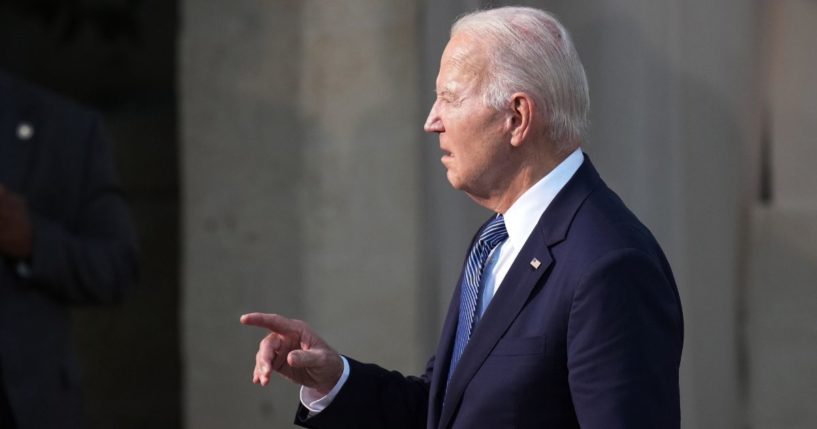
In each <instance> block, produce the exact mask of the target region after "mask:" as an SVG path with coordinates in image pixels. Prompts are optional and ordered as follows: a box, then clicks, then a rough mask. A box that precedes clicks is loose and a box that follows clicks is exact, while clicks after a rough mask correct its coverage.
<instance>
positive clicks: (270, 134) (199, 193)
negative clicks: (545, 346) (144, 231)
mask: <svg viewBox="0 0 817 429" xmlns="http://www.w3.org/2000/svg"><path fill="white" fill-rule="evenodd" d="M182 10H183V11H184V13H183V16H184V24H183V26H184V29H185V30H184V32H183V34H182V40H181V46H182V56H181V72H180V73H181V74H180V76H181V81H182V112H183V114H182V138H183V142H184V152H185V154H186V155H185V158H184V162H183V166H184V168H183V171H184V174H183V178H184V182H185V188H184V198H183V201H184V207H185V214H184V237H185V244H184V273H185V275H184V285H185V292H184V332H185V343H184V362H185V380H186V389H185V392H186V399H187V401H186V406H185V416H186V422H187V426H188V427H195V428H208V427H212V428H221V427H283V426H286V425H287V424H288V423H289V422H291V421H292V418H293V412H294V405H295V403H296V401H297V391H296V388H295V386H292V385H289V384H287V383H286V382H283V381H280V380H278V381H277V382H276V383H273V384H272V386H271V387H269V388H266V389H263V390H262V389H260V388H258V387H256V386H254V385H252V384H251V383H250V380H251V374H252V367H253V363H254V354H255V351H256V350H257V343H258V341H259V340H260V339H261V337H262V335H264V334H263V332H261V331H259V330H254V329H250V328H246V327H242V326H240V325H239V324H238V316H239V315H240V314H242V313H244V312H250V311H266V312H280V313H282V314H285V315H288V316H291V317H297V318H301V319H304V320H307V321H309V322H310V323H311V324H312V325H313V326H314V327H315V328H316V329H317V330H318V331H319V332H320V333H321V334H322V335H323V336H324V337H325V338H326V339H327V340H328V341H329V342H330V343H332V344H333V345H334V346H336V347H337V348H338V349H339V350H342V351H343V352H344V353H347V354H349V355H352V356H361V357H363V358H365V359H372V360H376V361H379V362H383V363H384V364H385V365H387V366H389V367H393V368H398V369H403V370H407V371H411V372H416V371H419V370H420V369H421V368H422V366H423V365H424V359H425V358H426V357H427V353H426V351H425V350H420V349H417V348H416V347H413V345H415V344H417V343H418V342H420V341H422V339H421V332H420V331H419V328H420V327H421V326H422V324H423V321H422V312H421V305H420V301H419V298H420V296H421V294H420V292H419V288H420V286H421V282H420V281H419V279H420V278H421V276H420V273H421V270H420V266H419V252H418V244H417V242H418V239H419V238H418V237H420V232H421V231H420V227H419V213H420V209H419V203H418V197H419V191H418V187H419V176H418V171H419V170H420V169H419V168H418V164H419V161H420V157H419V155H418V152H417V141H418V135H419V133H420V132H421V128H420V124H421V118H420V115H419V108H418V104H417V101H416V94H418V93H419V92H420V88H419V78H418V74H417V71H416V67H415V65H416V64H417V56H418V52H419V51H418V48H417V40H418V38H419V34H416V33H417V31H418V28H419V25H418V22H417V17H418V10H417V9H416V7H415V6H414V5H413V3H411V2H401V3H399V4H397V3H387V4H384V3H383V2H380V1H376V0H370V1H355V2H343V3H341V2H337V3H335V2H333V3H327V2H321V1H302V2H255V1H239V2H233V3H231V4H230V7H229V8H225V7H224V3H223V2H220V1H204V0H200V1H192V0H191V1H187V2H184V3H183V6H182ZM214 28H218V29H219V31H213V29H214ZM364 255H365V256H364Z"/></svg>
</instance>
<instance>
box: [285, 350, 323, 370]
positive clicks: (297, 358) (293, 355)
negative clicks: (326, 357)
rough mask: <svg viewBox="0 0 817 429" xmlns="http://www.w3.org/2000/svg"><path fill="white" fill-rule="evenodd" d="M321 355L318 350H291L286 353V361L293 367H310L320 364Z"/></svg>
mask: <svg viewBox="0 0 817 429" xmlns="http://www.w3.org/2000/svg"><path fill="white" fill-rule="evenodd" d="M321 355H322V352H321V351H319V350H293V351H291V352H289V354H288V355H287V363H288V364H289V366H291V367H293V368H312V367H315V366H318V365H320V362H321V361H322V356H321Z"/></svg>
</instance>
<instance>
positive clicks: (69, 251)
mask: <svg viewBox="0 0 817 429" xmlns="http://www.w3.org/2000/svg"><path fill="white" fill-rule="evenodd" d="M135 279H136V234H135V232H134V229H133V225H132V223H131V220H130V216H129V214H128V211H127V208H126V207H125V203H124V201H123V200H122V197H121V196H120V194H119V191H118V187H117V182H116V174H115V171H114V164H113V158H112V155H111V151H110V148H109V147H108V144H107V142H106V141H105V139H104V138H103V136H102V130H101V124H100V121H99V118H98V117H97V116H96V115H95V114H93V113H91V112H88V111H85V110H83V109H80V108H78V107H76V106H74V105H73V104H71V103H69V102H68V101H65V100H63V99H61V98H58V97H56V96H54V95H51V94H48V93H46V92H44V91H42V90H40V89H37V88H34V87H32V86H30V85H27V84H25V83H22V82H19V81H15V80H12V79H11V78H10V77H9V76H7V75H5V74H3V73H2V72H0V428H4V429H6V428H18V429H26V428H32V429H34V428H76V427H81V426H82V410H81V403H80V390H79V388H80V386H79V381H78V380H79V377H78V369H77V366H76V363H75V360H74V356H73V353H72V351H71V335H70V331H69V325H70V323H69V322H70V321H69V314H68V305H69V304H86V303H105V302H114V301H117V300H118V299H119V298H120V297H121V296H122V293H123V292H124V291H125V289H127V288H129V287H130V286H132V285H133V284H134V282H135Z"/></svg>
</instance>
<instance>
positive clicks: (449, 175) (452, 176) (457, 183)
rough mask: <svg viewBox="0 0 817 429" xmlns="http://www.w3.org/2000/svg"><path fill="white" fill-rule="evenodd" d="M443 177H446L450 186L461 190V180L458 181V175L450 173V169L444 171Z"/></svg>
mask: <svg viewBox="0 0 817 429" xmlns="http://www.w3.org/2000/svg"><path fill="white" fill-rule="evenodd" d="M445 178H446V179H448V183H450V184H451V187H452V188H454V189H456V190H458V191H461V190H462V182H461V181H460V179H459V177H457V175H456V174H453V173H451V170H448V173H446V175H445Z"/></svg>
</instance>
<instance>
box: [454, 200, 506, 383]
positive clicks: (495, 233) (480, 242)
mask: <svg viewBox="0 0 817 429" xmlns="http://www.w3.org/2000/svg"><path fill="white" fill-rule="evenodd" d="M506 238H508V231H507V230H506V229H505V220H504V219H503V218H502V215H497V217H496V218H494V219H493V220H491V222H489V223H488V225H487V226H485V228H483V230H482V233H480V235H479V238H478V239H477V241H476V243H474V246H473V247H472V248H471V253H470V254H469V255H468V261H466V263H465V269H464V271H463V274H462V285H461V287H460V314H459V319H458V322H457V337H456V339H455V340H454V353H453V354H452V355H451V367H450V368H449V369H448V380H449V381H450V380H451V375H452V374H454V369H455V368H456V367H457V363H459V361H460V357H462V352H463V351H464V350H465V346H466V344H468V340H469V339H470V338H471V331H472V330H473V328H474V320H476V312H477V302H478V300H479V296H480V295H481V293H480V284H481V283H482V271H483V270H484V269H485V262H486V261H487V260H488V256H489V255H490V254H491V251H492V250H494V248H495V247H496V246H498V245H499V243H502V242H503V241H505V239H506Z"/></svg>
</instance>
